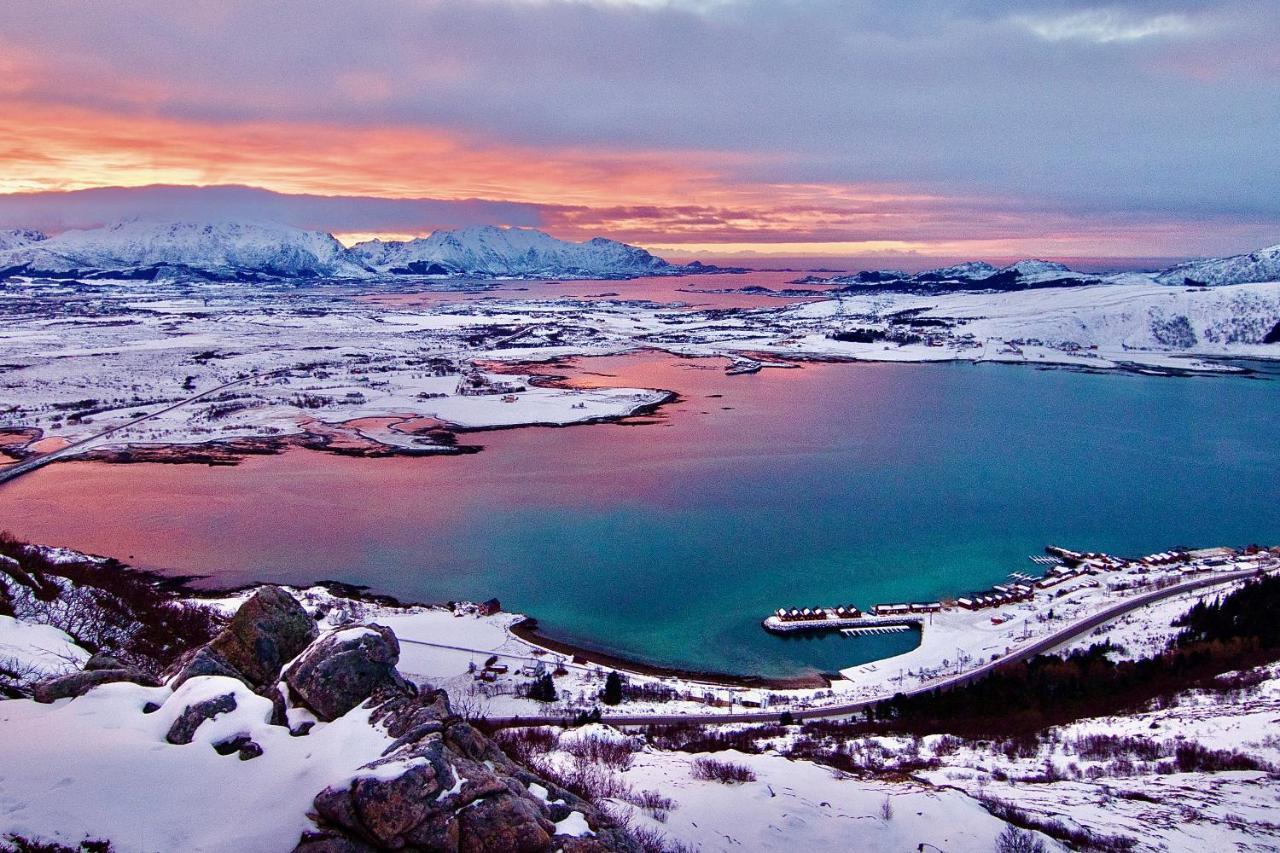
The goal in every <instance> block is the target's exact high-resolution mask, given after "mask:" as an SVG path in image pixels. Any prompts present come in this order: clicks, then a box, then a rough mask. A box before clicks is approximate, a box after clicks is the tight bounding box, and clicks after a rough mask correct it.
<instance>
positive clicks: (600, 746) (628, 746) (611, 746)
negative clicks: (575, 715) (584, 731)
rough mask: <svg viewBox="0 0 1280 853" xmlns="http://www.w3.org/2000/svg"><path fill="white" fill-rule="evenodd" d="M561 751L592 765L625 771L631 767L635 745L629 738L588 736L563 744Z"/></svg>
mask: <svg viewBox="0 0 1280 853" xmlns="http://www.w3.org/2000/svg"><path fill="white" fill-rule="evenodd" d="M563 749H564V751H565V752H567V753H569V754H570V755H572V756H574V757H575V758H580V759H583V760H584V761H590V762H592V763H594V764H603V765H604V766H605V767H609V768H612V769H614V770H626V769H627V768H628V767H630V766H631V757H632V755H634V754H635V751H636V745H635V744H634V743H632V742H631V740H630V739H629V738H617V739H614V738H606V737H600V736H599V735H588V736H586V737H581V738H577V739H576V740H573V741H569V742H568V743H565V744H564V746H563Z"/></svg>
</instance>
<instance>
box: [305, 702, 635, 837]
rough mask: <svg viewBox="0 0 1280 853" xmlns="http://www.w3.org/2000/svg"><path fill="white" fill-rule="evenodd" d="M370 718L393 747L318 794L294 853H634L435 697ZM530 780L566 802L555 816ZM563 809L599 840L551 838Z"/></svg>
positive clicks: (596, 817) (575, 801) (588, 811)
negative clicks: (313, 824)
mask: <svg viewBox="0 0 1280 853" xmlns="http://www.w3.org/2000/svg"><path fill="white" fill-rule="evenodd" d="M371 720H374V721H375V723H374V724H375V725H380V726H381V727H383V728H384V729H385V730H386V731H387V733H388V734H390V735H392V736H393V737H396V738H397V741H396V746H394V748H393V749H392V750H391V751H390V752H389V753H388V754H386V755H385V756H384V757H382V758H379V759H378V760H376V761H372V762H370V763H369V764H366V765H365V767H364V768H362V769H363V770H365V771H367V774H366V775H364V776H357V778H356V779H355V780H354V781H352V782H350V783H348V784H345V785H338V786H332V787H329V788H326V789H325V790H324V791H321V792H320V794H319V795H317V796H316V798H315V801H314V804H313V805H314V810H315V816H316V819H317V823H318V831H317V832H315V833H309V834H307V835H305V836H304V837H303V839H302V840H301V841H300V842H299V844H298V846H297V848H296V849H295V853H365V851H369V850H446V851H473V852H474V853H499V851H501V853H507V851H525V852H526V853H542V851H552V850H562V851H574V853H603V851H627V853H638V851H639V849H640V848H639V847H638V845H636V843H635V842H634V841H633V840H632V839H631V838H630V837H629V836H628V835H627V834H626V833H625V832H623V831H621V830H619V829H618V828H617V827H614V826H613V825H611V824H610V823H609V821H608V820H607V819H605V818H604V817H603V816H602V815H601V814H600V813H599V812H598V811H597V810H596V809H595V808H594V807H593V806H591V805H590V804H589V803H586V802H584V801H583V800H581V799H579V798H578V797H576V796H574V795H573V794H572V793H570V792H569V791H566V790H564V789H563V788H560V787H559V786H557V785H555V784H553V783H551V782H545V781H542V780H540V779H539V778H538V777H537V776H535V775H534V774H532V773H530V772H529V771H528V770H526V769H525V768H523V767H520V766H519V765H517V764H515V763H514V762H512V761H511V759H509V758H508V757H507V756H506V755H505V754H504V753H503V752H502V750H501V749H499V748H498V747H497V746H496V745H495V744H494V743H493V742H492V741H490V740H489V739H488V738H486V737H484V735H482V734H480V733H479V732H478V731H476V730H475V729H474V728H472V727H471V726H469V725H467V724H466V723H463V722H460V721H459V720H458V719H457V718H456V717H454V716H453V714H452V713H451V712H450V710H449V706H448V701H447V698H445V697H444V696H443V694H441V693H438V692H432V693H424V694H422V695H418V696H410V695H400V696H394V697H392V698H390V699H388V700H386V701H385V702H383V703H382V704H380V705H379V706H378V707H376V708H375V709H374V711H373V713H372V714H371ZM535 781H536V782H539V784H542V785H543V786H545V787H546V788H547V790H548V791H549V792H550V794H551V799H563V800H564V801H565V804H564V805H563V806H561V807H559V808H557V809H555V810H553V809H552V808H551V807H550V806H548V804H547V803H545V802H543V801H542V799H541V798H539V797H536V796H534V795H533V794H531V793H530V792H529V790H528V786H529V783H531V782H535ZM567 809H572V810H574V811H581V812H582V814H583V815H584V816H585V817H586V819H587V822H588V824H589V825H590V826H591V827H592V828H593V829H594V830H595V831H596V835H595V836H591V837H584V838H580V839H579V838H568V837H564V836H556V835H555V819H556V818H555V816H556V815H557V814H558V815H559V816H560V817H561V818H563V817H564V815H565V814H566V813H567V811H566V810H567Z"/></svg>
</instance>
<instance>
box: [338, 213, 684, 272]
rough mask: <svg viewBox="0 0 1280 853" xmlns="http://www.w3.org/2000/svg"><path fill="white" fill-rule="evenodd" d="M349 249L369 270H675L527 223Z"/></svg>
mask: <svg viewBox="0 0 1280 853" xmlns="http://www.w3.org/2000/svg"><path fill="white" fill-rule="evenodd" d="M351 252H352V254H353V255H355V256H356V257H358V258H359V259H360V260H361V261H363V262H364V263H366V264H367V265H368V266H370V267H372V268H373V269H376V270H378V271H379V272H384V273H392V274H417V275H432V274H437V275H440V274H450V273H461V274H467V275H478V276H524V277H547V278H563V277H579V278H584V277H590V278H625V277H631V276H637V275H655V274H657V275H660V274H663V273H667V272H675V271H677V270H678V269H679V268H677V267H672V266H671V265H670V264H668V263H667V262H666V261H664V260H662V259H661V258H657V257H654V256H653V255H651V254H649V253H648V252H646V251H645V250H644V249H639V248H636V247H635V246H628V245H627V244H625V243H619V242H617V241H615V240H606V239H604V238H602V237H596V238H594V239H592V240H588V241H586V242H584V243H571V242H567V241H565V240H557V239H556V238H555V237H552V236H551V235H549V234H545V233H543V232H542V231H535V230H533V229H531V228H495V227H493V226H490V225H484V226H477V227H474V228H464V229H461V230H458V231H437V232H435V233H434V234H432V235H431V236H430V237H421V238H419V239H417V240H409V241H408V242H394V241H393V242H383V241H381V240H370V241H369V242H366V243H357V244H356V245H355V246H353V247H352V248H351Z"/></svg>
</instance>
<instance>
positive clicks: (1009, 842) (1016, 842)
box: [996, 824, 1047, 853]
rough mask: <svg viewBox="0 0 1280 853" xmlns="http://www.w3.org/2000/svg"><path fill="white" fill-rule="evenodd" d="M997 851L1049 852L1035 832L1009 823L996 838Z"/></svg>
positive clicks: (1014, 852)
mask: <svg viewBox="0 0 1280 853" xmlns="http://www.w3.org/2000/svg"><path fill="white" fill-rule="evenodd" d="M996 853H1047V848H1046V847H1045V844H1044V842H1043V841H1041V840H1040V839H1039V838H1036V836H1035V833H1032V832H1028V831H1027V830H1025V829H1018V828H1017V827H1016V826H1014V825H1013V824H1007V825H1006V826H1005V828H1004V832H1002V833H1000V835H999V837H998V838H996Z"/></svg>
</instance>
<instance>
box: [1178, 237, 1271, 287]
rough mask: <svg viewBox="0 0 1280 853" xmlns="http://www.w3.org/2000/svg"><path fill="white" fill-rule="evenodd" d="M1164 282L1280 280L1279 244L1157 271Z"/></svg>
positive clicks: (1237, 282)
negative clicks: (1246, 252)
mask: <svg viewBox="0 0 1280 853" xmlns="http://www.w3.org/2000/svg"><path fill="white" fill-rule="evenodd" d="M1155 278H1156V281H1158V282H1160V283H1161V284H1190V283H1195V284H1205V285H1210V286H1218V285H1224V284H1249V283H1251V282H1256V281H1280V245H1275V246H1271V247H1269V248H1266V249H1260V250H1258V251H1256V252H1250V253H1249V254H1247V255H1232V256H1231V257H1229V258H1206V259H1203V260H1197V261H1188V262H1187V263H1185V264H1178V265H1177V266H1176V267H1171V268H1170V269H1167V270H1165V271H1163V272H1161V273H1157V274H1156V277H1155Z"/></svg>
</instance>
